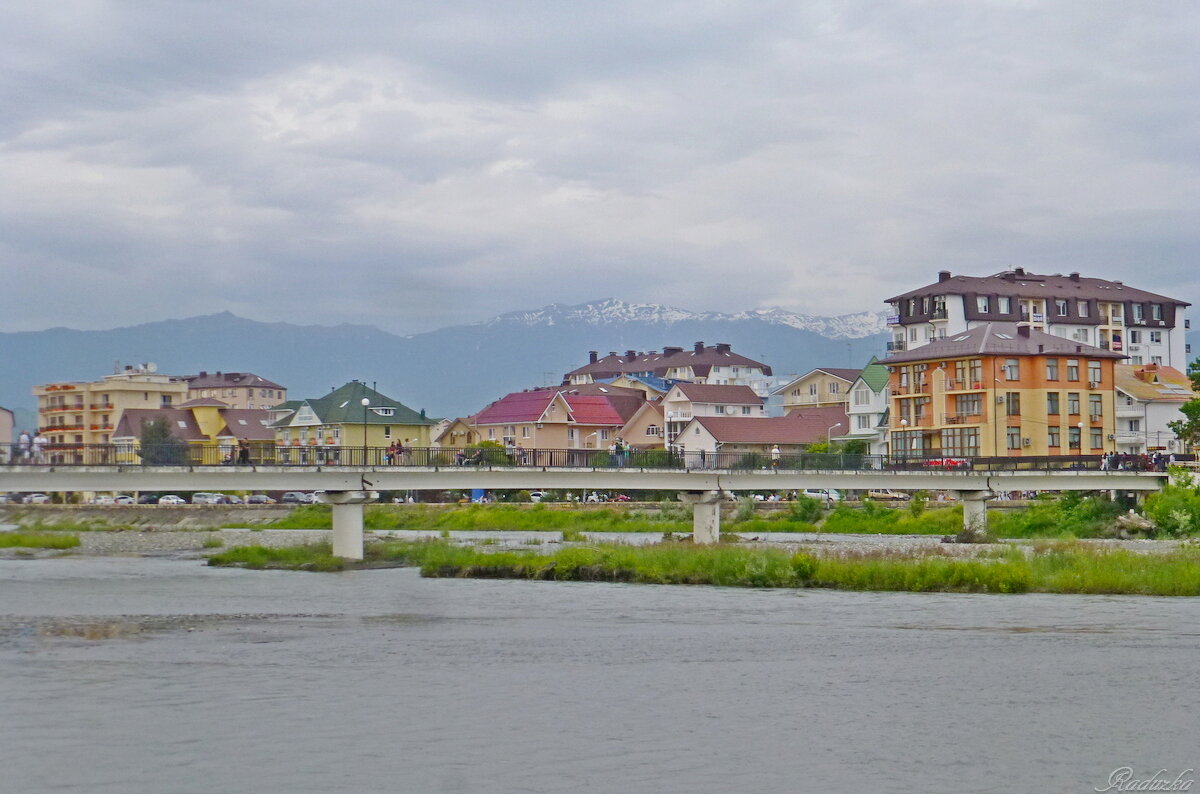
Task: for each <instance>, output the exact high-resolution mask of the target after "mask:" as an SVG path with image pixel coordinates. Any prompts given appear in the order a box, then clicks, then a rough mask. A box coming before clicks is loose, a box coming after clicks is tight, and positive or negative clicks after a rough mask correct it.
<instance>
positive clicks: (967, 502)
mask: <svg viewBox="0 0 1200 794" xmlns="http://www.w3.org/2000/svg"><path fill="white" fill-rule="evenodd" d="M991 495H992V493H991V491H959V492H958V498H959V500H961V501H962V506H963V531H962V535H960V538H962V539H964V540H966V541H967V542H972V541H980V540H983V539H984V538H986V537H987V531H988V517H987V500H988V498H989V497H990V496H991Z"/></svg>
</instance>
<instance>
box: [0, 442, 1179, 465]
mask: <svg viewBox="0 0 1200 794" xmlns="http://www.w3.org/2000/svg"><path fill="white" fill-rule="evenodd" d="M1118 438H1120V436H1118ZM1175 458H1176V461H1177V462H1191V461H1194V460H1195V458H1196V456H1194V455H1182V454H1178V453H1177V454H1176V455H1175ZM1101 463H1102V456H1100V455H1043V456H1026V457H981V456H970V455H950V454H943V453H938V452H932V453H926V454H922V453H909V454H896V455H866V454H853V453H842V452H800V453H782V452H781V453H779V454H773V453H771V452H726V451H718V452H708V451H701V450H675V449H672V450H667V449H652V450H629V451H627V452H624V453H610V452H608V451H607V450H598V449H522V448H519V447H518V448H517V449H515V450H514V449H506V448H501V447H474V448H468V449H465V450H458V449H450V448H440V447H415V448H405V449H404V450H403V451H400V452H397V451H396V450H395V449H394V448H388V447H332V446H327V447H321V446H252V447H251V448H250V449H248V450H242V451H241V452H240V453H239V451H238V450H230V449H228V448H221V447H218V446H200V445H187V444H183V443H178V444H163V445H159V446H144V447H141V446H138V445H134V444H51V445H47V446H44V447H42V448H41V449H40V450H35V449H33V448H29V449H24V448H20V447H18V446H17V445H12V446H11V447H4V448H0V465H8V466H26V465H30V466H33V465H39V466H54V467H60V466H66V467H74V466H113V467H129V468H133V467H142V466H180V467H197V466H233V467H236V466H272V467H321V466H349V467H364V466H369V467H417V468H426V469H428V468H437V469H442V468H453V467H485V468H503V467H532V468H539V469H562V468H570V469H594V470H607V469H644V470H659V469H676V470H679V469H720V470H727V471H755V470H773V471H798V470H823V471H945V472H951V473H955V472H962V471H1024V470H1035V471H1060V470H1102V465H1101ZM1127 463H1128V465H1127V466H1126V469H1149V468H1150V466H1149V463H1148V461H1142V460H1140V459H1137V460H1132V461H1128V462H1127Z"/></svg>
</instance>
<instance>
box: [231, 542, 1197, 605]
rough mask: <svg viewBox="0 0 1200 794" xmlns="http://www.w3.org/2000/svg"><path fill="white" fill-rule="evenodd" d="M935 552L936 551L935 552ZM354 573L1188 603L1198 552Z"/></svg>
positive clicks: (322, 562) (397, 546) (627, 552)
mask: <svg viewBox="0 0 1200 794" xmlns="http://www.w3.org/2000/svg"><path fill="white" fill-rule="evenodd" d="M939 551H940V550H939ZM365 553H366V557H367V559H366V560H364V562H363V563H361V565H362V566H364V567H370V566H379V565H416V566H419V567H420V568H421V574H422V575H423V576H429V577H442V578H454V577H462V578H497V579H537V580H558V581H588V582H631V583H639V584H702V585H717V586H726V587H823V588H833V589H842V590H872V591H911V592H961V593H1024V592H1042V593H1095V594H1101V593H1108V594H1132V595H1161V596H1196V595H1200V549H1198V548H1195V547H1188V546H1185V547H1180V548H1177V549H1174V550H1172V551H1167V552H1159V553H1150V554H1138V553H1135V552H1131V551H1126V550H1122V549H1108V548H1093V547H1087V546H1084V545H1082V544H1079V543H1045V544H1040V545H1037V546H1034V547H1024V548H1022V547H1016V546H1014V547H1012V548H1007V549H1000V550H989V551H987V552H982V553H979V554H976V555H975V556H972V557H965V558H964V557H954V556H948V555H946V554H945V553H936V552H930V551H928V550H926V552H925V553H924V554H898V553H895V552H891V553H883V552H880V553H861V554H856V555H843V556H816V555H812V554H807V553H799V554H794V553H791V552H788V551H785V550H781V549H765V548H758V547H752V546H737V545H716V546H693V545H690V544H686V543H663V544H658V545H654V546H624V545H615V544H602V545H593V546H579V547H568V548H563V549H560V550H558V551H556V552H555V553H553V554H541V553H539V552H537V551H533V550H511V549H500V550H496V549H495V547H488V548H486V549H483V548H474V547H463V546H457V545H454V544H450V543H446V542H444V541H437V540H431V541H421V542H416V543H411V542H389V543H372V544H369V545H368V546H367V547H366V550H365ZM209 564H210V565H239V566H244V567H249V568H288V569H293V570H310V571H338V570H344V569H346V568H353V567H359V566H360V564H359V563H351V562H348V561H345V560H341V559H339V558H336V557H333V556H332V552H331V549H330V546H329V544H315V545H311V546H294V547H290V548H283V549H268V548H264V547H261V546H248V547H242V548H237V549H230V550H229V551H226V552H222V553H220V554H216V555H213V556H212V557H210V558H209Z"/></svg>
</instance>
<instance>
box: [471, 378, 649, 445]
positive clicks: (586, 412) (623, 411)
mask: <svg viewBox="0 0 1200 794" xmlns="http://www.w3.org/2000/svg"><path fill="white" fill-rule="evenodd" d="M644 402H645V399H644V396H643V394H642V392H640V391H638V390H637V389H623V388H620V387H616V386H606V385H602V384H583V385H580V386H573V387H561V386H560V387H557V388H553V389H530V390H529V391H521V392H513V393H511V394H507V395H505V396H504V397H502V398H500V399H499V400H497V401H495V402H493V403H492V404H490V405H488V406H487V407H486V408H484V409H483V410H482V411H480V412H479V413H477V414H475V415H474V416H473V417H471V419H470V421H471V425H472V427H473V428H474V430H475V432H476V433H477V435H478V439H479V441H494V442H496V443H499V444H504V445H505V446H513V447H516V446H520V447H522V448H524V449H604V448H606V447H607V446H608V445H609V444H610V443H612V442H614V441H615V440H616V439H617V438H618V436H619V434H620V431H621V428H622V427H624V426H625V423H626V422H628V421H629V419H630V418H631V417H632V416H633V415H634V413H636V412H637V409H638V408H640V407H641V406H642V404H643V403H644Z"/></svg>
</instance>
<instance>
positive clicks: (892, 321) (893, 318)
mask: <svg viewBox="0 0 1200 794" xmlns="http://www.w3.org/2000/svg"><path fill="white" fill-rule="evenodd" d="M887 324H888V325H899V324H900V315H898V314H893V315H890V316H889V317H888V318H887Z"/></svg>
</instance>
